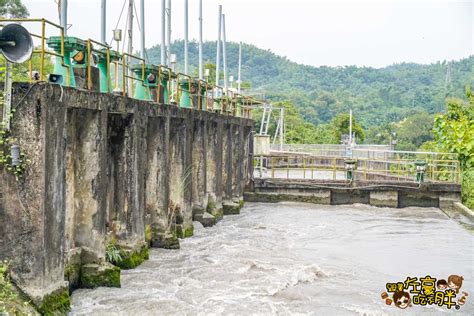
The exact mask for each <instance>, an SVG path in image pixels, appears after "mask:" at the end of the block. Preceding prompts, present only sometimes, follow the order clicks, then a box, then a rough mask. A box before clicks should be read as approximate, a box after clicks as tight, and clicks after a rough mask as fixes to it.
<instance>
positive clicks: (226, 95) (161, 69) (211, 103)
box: [0, 18, 258, 118]
mask: <svg viewBox="0 0 474 316" xmlns="http://www.w3.org/2000/svg"><path fill="white" fill-rule="evenodd" d="M3 23H40V24H41V34H34V33H31V32H30V34H31V36H32V37H34V38H37V39H39V41H40V45H39V48H37V49H34V50H33V54H39V55H40V66H39V68H40V69H39V80H36V78H34V76H33V64H32V59H30V60H29V61H28V69H29V75H28V80H29V81H30V82H33V81H46V80H48V78H47V76H46V75H47V74H46V70H45V69H46V67H45V64H46V58H47V56H54V57H56V58H60V61H61V63H60V64H61V66H62V67H64V68H65V69H66V70H67V71H65V74H66V76H65V77H66V78H65V79H66V81H65V83H66V85H67V86H70V84H71V78H70V74H72V71H71V69H72V68H73V64H72V60H68V61H67V62H66V57H65V56H66V54H65V45H67V43H66V41H67V38H69V37H66V36H65V34H64V29H63V28H62V26H60V25H58V24H56V23H54V22H51V21H49V20H46V19H6V18H0V24H3ZM47 26H52V27H54V28H55V30H56V31H55V32H54V33H55V34H57V33H58V32H59V34H60V49H58V50H57V51H53V50H52V49H48V47H47V40H48V39H49V38H50V36H48V35H47V33H48V32H47ZM0 27H1V25H0ZM79 41H81V40H80V39H79ZM82 42H83V43H84V54H87V64H86V69H87V70H86V77H87V78H86V79H87V84H86V85H85V86H86V88H87V89H88V90H93V89H94V86H93V71H92V69H93V67H95V66H96V64H95V63H94V58H93V55H94V54H102V56H104V55H105V58H106V64H107V66H106V74H107V78H108V79H107V93H111V92H112V83H111V81H112V78H113V79H115V87H114V88H115V89H117V90H122V91H120V92H121V94H122V95H123V96H128V97H133V95H134V84H133V82H135V83H136V82H140V83H141V84H142V85H144V86H145V85H147V79H146V78H147V77H146V72H145V69H146V68H147V67H150V66H151V68H154V69H157V70H153V71H152V73H153V74H154V75H156V77H157V83H156V88H157V91H156V99H155V98H153V101H156V102H157V103H165V104H170V102H171V97H172V96H176V99H177V100H175V101H177V104H178V105H179V101H180V98H181V96H182V94H183V88H182V87H180V84H179V82H180V81H179V78H178V77H181V78H184V77H186V79H187V80H188V83H189V85H188V90H189V91H188V92H189V98H190V105H191V107H192V108H194V109H198V110H205V111H214V112H217V113H221V114H228V115H236V111H235V104H234V103H233V98H234V94H233V92H232V91H230V90H227V91H224V90H225V89H224V88H223V87H219V86H215V85H211V84H210V83H208V82H207V81H205V80H200V79H199V80H198V79H193V78H191V77H190V76H188V75H185V74H182V73H175V72H174V71H172V70H171V69H170V68H168V67H166V66H164V65H152V64H146V61H145V60H144V59H142V58H139V57H137V56H134V55H131V54H127V53H122V54H119V53H117V55H116V58H117V59H118V58H120V57H121V60H117V59H114V58H115V57H114V58H112V57H113V56H112V54H111V51H112V50H111V47H110V46H108V45H106V44H103V43H100V42H98V41H95V40H93V39H88V40H85V41H81V43H82ZM96 46H97V47H101V50H99V49H98V48H96ZM114 54H115V52H114ZM68 56H69V55H68ZM114 56H115V55H114ZM132 60H133V62H135V64H137V61H138V63H141V67H142V69H141V76H136V75H130V70H131V69H132V66H133V64H134V63H133V62H132ZM68 63H70V64H68ZM111 64H113V67H111ZM119 68H121V69H119ZM111 69H114V77H111ZM155 72H156V73H155ZM120 77H121V78H120ZM165 78H166V79H167V80H166V81H167V82H168V83H167V87H164V85H163V82H164V80H163V79H165ZM72 79H74V78H72ZM173 80H176V81H177V84H175V85H174V87H172V84H171V82H172V81H173ZM127 81H130V82H131V83H132V84H127ZM120 82H121V84H122V87H120ZM195 84H197V91H196V92H193V91H192V88H191V87H192V85H195ZM147 87H148V88H150V87H151V85H147ZM203 87H205V89H203ZM165 89H166V90H167V91H166V92H167V93H166V95H167V97H166V98H164V97H163V94H165ZM114 91H115V90H114ZM195 97H197V101H196V102H194V100H193V98H195ZM241 97H242V99H243V103H244V104H243V105H244V106H245V105H251V104H255V103H256V102H258V101H257V100H255V99H253V98H252V97H250V96H241ZM204 102H205V105H204V104H203V103H204ZM250 111H251V109H249V108H247V109H245V108H243V111H242V113H241V115H242V116H243V117H245V118H251V113H250Z"/></svg>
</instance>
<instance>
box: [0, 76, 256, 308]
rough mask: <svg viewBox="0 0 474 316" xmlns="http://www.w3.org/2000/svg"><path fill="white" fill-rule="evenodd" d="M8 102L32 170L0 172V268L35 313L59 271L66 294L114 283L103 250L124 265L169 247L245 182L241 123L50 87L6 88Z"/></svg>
mask: <svg viewBox="0 0 474 316" xmlns="http://www.w3.org/2000/svg"><path fill="white" fill-rule="evenodd" d="M28 89H29V90H28ZM19 101H20V102H19ZM17 102H19V104H18V105H16V103H17ZM13 104H14V105H15V107H16V115H15V117H14V118H13V121H12V136H14V137H15V138H16V139H17V143H18V144H19V145H20V147H21V149H22V151H24V152H25V154H26V157H27V158H28V159H29V160H31V163H30V164H29V165H28V167H27V169H26V173H25V174H24V175H23V176H22V177H21V178H20V179H19V180H18V181H17V180H16V179H15V177H14V176H13V175H12V174H11V173H10V172H9V171H7V170H6V169H5V168H4V167H0V185H1V186H0V188H1V191H0V223H2V225H0V260H4V259H6V260H11V261H12V267H13V270H12V272H13V277H14V279H15V281H16V282H17V283H18V284H19V285H20V287H21V288H22V289H23V290H24V291H25V292H26V293H27V294H29V295H30V296H31V297H33V298H36V300H37V301H38V304H39V305H40V302H41V300H42V298H44V297H45V296H46V295H48V294H51V293H56V292H57V291H58V290H64V288H66V289H67V286H68V285H67V282H65V281H64V280H65V272H66V279H67V280H69V281H70V282H74V283H75V286H85V287H94V286H98V285H101V284H103V285H104V284H105V285H109V286H117V285H119V279H117V276H116V275H115V270H114V269H113V268H110V267H109V266H108V265H107V264H106V263H105V251H106V250H105V249H106V247H107V246H108V245H111V244H112V245H116V247H117V248H118V249H120V251H122V254H123V255H126V256H128V257H127V258H126V259H124V260H125V262H121V263H120V264H119V263H117V265H119V266H120V267H122V268H130V267H133V266H135V265H136V264H138V263H139V262H141V261H140V260H143V258H146V256H147V252H146V251H145V250H144V249H145V248H144V247H145V245H147V244H151V245H152V246H156V247H166V248H176V246H177V245H178V244H177V239H176V237H189V236H191V235H192V233H193V219H194V220H198V221H201V222H202V223H203V224H204V225H205V226H208V225H212V224H214V223H215V222H217V221H218V220H219V219H220V218H221V217H222V212H223V206H222V202H223V200H229V201H232V200H233V199H234V200H237V201H240V200H242V199H243V188H244V187H245V186H246V185H247V184H248V182H249V180H250V175H251V171H249V170H246V169H247V167H249V166H250V165H249V164H248V159H247V155H249V135H250V132H251V130H252V129H253V121H251V120H246V119H242V118H236V117H230V116H223V115H219V114H216V113H210V112H201V111H196V110H191V109H180V108H177V107H175V106H167V105H158V104H155V103H151V102H143V101H138V100H133V99H129V98H124V97H120V96H108V95H105V94H100V93H95V92H93V93H89V92H84V91H79V90H75V89H69V88H61V87H59V86H54V85H49V84H37V85H34V86H32V87H30V86H28V85H15V87H14V99H13ZM91 274H93V275H94V276H98V279H100V282H99V283H97V282H95V281H94V280H92V279H91V278H90V276H91ZM72 280H74V281H72ZM101 282H102V283H101ZM117 282H118V283H117Z"/></svg>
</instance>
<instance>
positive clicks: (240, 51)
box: [237, 42, 242, 93]
mask: <svg viewBox="0 0 474 316" xmlns="http://www.w3.org/2000/svg"><path fill="white" fill-rule="evenodd" d="M241 71H242V42H240V43H239V69H238V72H237V76H238V79H237V80H238V82H237V91H238V92H239V93H240V84H241V83H242V77H241V76H240V75H241Z"/></svg>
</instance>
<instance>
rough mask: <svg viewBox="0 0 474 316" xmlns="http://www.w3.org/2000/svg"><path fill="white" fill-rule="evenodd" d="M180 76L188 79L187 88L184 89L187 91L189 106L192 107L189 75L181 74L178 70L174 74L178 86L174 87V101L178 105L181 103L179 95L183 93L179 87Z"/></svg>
mask: <svg viewBox="0 0 474 316" xmlns="http://www.w3.org/2000/svg"><path fill="white" fill-rule="evenodd" d="M181 77H183V78H185V79H186V80H187V81H188V89H187V90H185V91H187V92H188V98H189V104H190V106H191V108H193V107H194V106H193V98H192V96H191V80H192V78H191V76H189V75H186V74H183V73H181V72H178V74H177V75H176V81H177V83H178V86H177V87H176V92H177V93H176V102H177V104H178V106H180V103H181V96H182V94H183V89H182V88H181V80H180V79H181Z"/></svg>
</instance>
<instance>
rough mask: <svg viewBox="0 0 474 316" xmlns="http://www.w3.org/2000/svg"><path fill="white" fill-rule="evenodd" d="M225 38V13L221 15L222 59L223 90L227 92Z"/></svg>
mask: <svg viewBox="0 0 474 316" xmlns="http://www.w3.org/2000/svg"><path fill="white" fill-rule="evenodd" d="M225 44H226V39H225V14H223V15H222V59H223V64H224V91H225V93H226V94H227V88H228V83H227V57H226V45H225Z"/></svg>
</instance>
